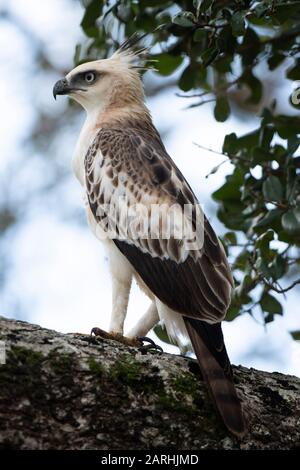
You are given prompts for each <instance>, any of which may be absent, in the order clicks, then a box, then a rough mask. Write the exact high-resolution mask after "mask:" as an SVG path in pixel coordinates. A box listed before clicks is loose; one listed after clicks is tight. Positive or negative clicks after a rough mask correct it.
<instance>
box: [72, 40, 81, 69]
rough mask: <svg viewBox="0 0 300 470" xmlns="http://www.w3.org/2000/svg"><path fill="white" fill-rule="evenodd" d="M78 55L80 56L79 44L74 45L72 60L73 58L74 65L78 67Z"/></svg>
mask: <svg viewBox="0 0 300 470" xmlns="http://www.w3.org/2000/svg"><path fill="white" fill-rule="evenodd" d="M80 54H81V44H76V47H75V53H74V58H73V61H74V64H75V65H78V64H79V62H80Z"/></svg>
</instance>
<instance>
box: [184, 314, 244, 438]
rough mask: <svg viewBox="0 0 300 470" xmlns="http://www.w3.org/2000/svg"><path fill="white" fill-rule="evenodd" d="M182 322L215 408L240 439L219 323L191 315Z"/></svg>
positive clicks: (240, 421) (239, 410)
mask: <svg viewBox="0 0 300 470" xmlns="http://www.w3.org/2000/svg"><path fill="white" fill-rule="evenodd" d="M184 322H185V326H186V328H187V331H188V334H189V337H190V339H191V342H192V345H193V348H194V351H195V354H196V357H197V359H198V363H199V366H200V369H201V372H202V375H203V378H204V380H205V382H206V383H207V385H208V388H209V391H210V394H211V395H212V398H213V400H214V402H215V405H216V408H217V410H218V412H219V414H220V415H221V418H222V420H223V422H224V424H225V426H226V427H227V429H228V430H229V431H230V432H232V434H234V435H235V436H238V437H240V438H241V437H242V436H243V435H244V434H245V432H246V427H245V421H244V416H243V410H242V406H241V402H240V400H239V398H238V396H237V392H236V389H235V386H234V383H233V381H232V371H231V365H230V361H229V358H228V355H227V351H226V348H225V344H224V340H223V333H222V329H221V324H220V323H216V324H214V325H210V324H208V323H205V322H203V321H200V320H196V319H194V318H190V317H184Z"/></svg>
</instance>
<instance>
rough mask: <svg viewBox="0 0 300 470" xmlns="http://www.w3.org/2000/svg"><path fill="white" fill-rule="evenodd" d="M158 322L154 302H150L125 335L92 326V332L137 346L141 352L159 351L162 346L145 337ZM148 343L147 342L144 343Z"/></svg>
mask: <svg viewBox="0 0 300 470" xmlns="http://www.w3.org/2000/svg"><path fill="white" fill-rule="evenodd" d="M158 322H159V316H158V312H157V308H156V304H155V302H152V303H151V305H150V307H149V308H148V310H147V311H146V313H145V314H144V315H143V316H142V318H140V320H139V321H138V323H137V324H136V325H135V326H134V327H133V328H132V329H131V330H130V331H129V333H128V334H127V335H126V336H123V335H122V334H118V333H116V332H113V333H107V332H106V331H104V330H101V329H100V328H93V329H92V332H91V333H92V334H94V335H96V336H101V337H102V338H105V339H114V340H117V341H119V342H120V343H123V344H125V345H127V346H134V347H138V348H139V349H140V351H141V352H148V351H153V350H156V351H160V352H162V348H161V347H160V346H158V345H157V344H155V342H154V341H153V340H152V339H151V338H147V337H146V336H145V335H146V334H147V333H148V332H149V331H150V330H151V329H152V328H153V327H154V326H155V325H156V324H157V323H158ZM144 343H148V344H146V345H145V344H144Z"/></svg>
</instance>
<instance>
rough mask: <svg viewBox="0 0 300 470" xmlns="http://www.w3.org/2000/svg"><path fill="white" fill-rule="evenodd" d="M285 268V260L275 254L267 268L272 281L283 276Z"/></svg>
mask: <svg viewBox="0 0 300 470" xmlns="http://www.w3.org/2000/svg"><path fill="white" fill-rule="evenodd" d="M286 269H287V262H286V260H285V259H284V258H283V257H282V256H280V255H278V256H276V258H275V259H274V261H273V262H272V263H271V265H270V266H269V270H270V273H271V276H272V278H273V280H274V281H276V280H277V279H280V278H281V277H282V276H284V274H285V273H286Z"/></svg>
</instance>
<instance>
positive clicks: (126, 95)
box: [53, 48, 144, 112]
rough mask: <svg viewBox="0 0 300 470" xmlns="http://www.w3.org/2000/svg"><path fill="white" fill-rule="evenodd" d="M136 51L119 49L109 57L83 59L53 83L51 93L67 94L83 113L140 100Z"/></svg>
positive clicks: (141, 86) (122, 105)
mask: <svg viewBox="0 0 300 470" xmlns="http://www.w3.org/2000/svg"><path fill="white" fill-rule="evenodd" d="M136 57H137V54H136V53H134V52H133V51H132V50H131V49H122V48H120V49H119V50H118V51H117V52H115V53H114V54H113V55H112V56H111V57H110V58H108V59H102V60H95V61H93V62H86V63H84V64H81V65H79V66H77V67H76V68H74V69H73V70H71V72H69V73H68V74H67V75H66V77H65V78H63V79H62V80H59V81H58V82H56V84H55V85H54V88H53V95H54V98H56V96H57V95H69V96H70V97H71V98H73V99H74V100H75V101H77V102H78V103H79V104H81V106H83V107H84V108H85V109H86V111H87V112H92V111H93V110H94V109H102V110H104V109H108V108H122V107H124V106H128V105H130V104H139V102H140V103H143V101H144V91H143V84H142V81H141V77H140V73H139V69H140V68H141V67H140V66H137V65H134V63H135V59H136Z"/></svg>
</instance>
